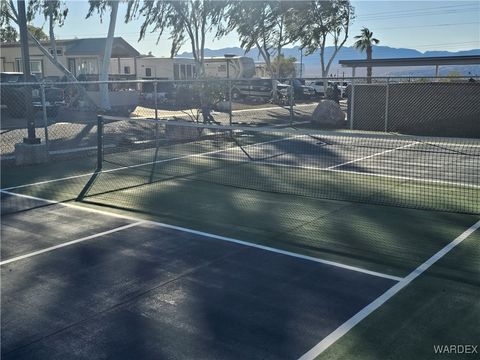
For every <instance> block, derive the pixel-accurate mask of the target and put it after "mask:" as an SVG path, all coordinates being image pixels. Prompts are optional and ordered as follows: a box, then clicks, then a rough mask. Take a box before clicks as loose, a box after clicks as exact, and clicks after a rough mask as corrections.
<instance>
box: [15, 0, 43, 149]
mask: <svg viewBox="0 0 480 360" xmlns="http://www.w3.org/2000/svg"><path fill="white" fill-rule="evenodd" d="M17 8H18V27H19V30H20V44H21V50H22V65H23V77H24V81H25V82H31V81H32V80H31V69H30V53H29V47H28V30H27V18H26V15H25V1H24V0H18V1H17ZM24 95H25V97H24V101H25V104H24V106H25V118H26V119H27V134H28V135H27V137H26V138H23V142H24V143H26V144H40V138H37V137H36V136H35V117H34V116H35V113H34V111H33V105H32V87H31V86H30V85H27V86H26V87H25V94H24Z"/></svg>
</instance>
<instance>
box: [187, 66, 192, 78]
mask: <svg viewBox="0 0 480 360" xmlns="http://www.w3.org/2000/svg"><path fill="white" fill-rule="evenodd" d="M191 78H192V65H187V79H191Z"/></svg>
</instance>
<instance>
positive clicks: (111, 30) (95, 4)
mask: <svg viewBox="0 0 480 360" xmlns="http://www.w3.org/2000/svg"><path fill="white" fill-rule="evenodd" d="M89 3H90V9H89V10H88V14H87V18H89V17H90V16H92V14H93V12H94V11H95V10H96V11H97V12H98V13H99V14H100V19H102V17H103V14H104V13H105V12H106V11H107V6H109V7H110V8H111V10H110V24H109V26H108V34H107V39H106V41H105V52H104V54H103V62H102V69H101V70H100V76H99V80H100V81H108V68H109V65H110V58H111V57H112V47H113V40H114V35H115V24H116V21H117V12H118V1H117V0H111V1H108V0H89ZM100 106H101V108H102V109H103V110H110V109H111V106H110V97H109V95H108V83H102V84H100Z"/></svg>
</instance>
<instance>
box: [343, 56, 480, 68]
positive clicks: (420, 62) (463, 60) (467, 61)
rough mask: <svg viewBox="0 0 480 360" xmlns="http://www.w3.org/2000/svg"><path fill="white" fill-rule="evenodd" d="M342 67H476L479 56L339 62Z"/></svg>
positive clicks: (478, 62) (479, 59)
mask: <svg viewBox="0 0 480 360" xmlns="http://www.w3.org/2000/svg"><path fill="white" fill-rule="evenodd" d="M338 63H339V64H340V65H342V66H343V67H351V68H357V67H358V68H361V67H386V66H440V65H476V64H480V55H465V56H428V57H414V58H390V59H371V60H340V61H339V62H338Z"/></svg>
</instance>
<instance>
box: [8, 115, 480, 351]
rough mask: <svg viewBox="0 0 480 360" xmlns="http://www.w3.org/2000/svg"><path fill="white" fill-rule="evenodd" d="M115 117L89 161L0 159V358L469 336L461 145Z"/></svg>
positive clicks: (474, 166)
mask: <svg viewBox="0 0 480 360" xmlns="http://www.w3.org/2000/svg"><path fill="white" fill-rule="evenodd" d="M116 121H117V122H119V121H123V122H124V124H120V125H121V126H117V129H118V128H119V127H120V128H122V129H123V130H122V131H116V132H114V133H113V132H112V133H109V132H108V130H107V131H106V132H105V133H103V134H102V137H101V146H100V147H99V152H98V153H97V154H96V155H97V159H98V160H97V161H95V159H92V158H85V159H81V160H79V159H75V160H74V161H65V162H59V163H52V164H49V165H47V166H45V165H44V166H31V167H26V168H12V169H7V171H3V172H2V184H3V185H2V189H3V190H2V251H1V271H2V356H3V357H4V358H6V359H10V358H11V359H14V358H15V359H17V358H48V359H51V358H66V357H69V358H104V357H108V358H152V359H154V358H155V359H158V358H222V359H224V358H232V359H234V358H252V359H255V358H262V359H269V358H271V359H279V358H285V359H293V358H304V359H313V358H316V357H319V358H324V359H339V358H346V357H349V356H351V354H355V355H356V356H357V355H358V356H357V357H358V358H365V359H366V358H412V357H417V358H431V357H434V355H435V354H434V352H433V351H434V350H433V346H434V345H436V344H439V345H442V344H450V343H453V344H472V345H476V343H475V342H478V335H479V334H478V329H477V326H476V324H477V323H478V320H480V308H479V305H478V301H477V300H476V299H477V298H478V289H479V286H480V283H479V282H478V279H479V278H480V277H479V276H478V275H479V273H478V271H479V268H480V266H479V265H480V264H479V259H480V256H479V255H480V254H479V249H480V246H479V241H480V236H479V233H478V231H477V229H478V227H479V226H480V221H479V219H478V215H479V213H480V209H479V203H480V201H479V200H480V198H479V194H480V181H479V171H478V169H479V153H480V143H479V141H478V140H472V139H453V138H451V139H444V138H425V137H410V136H408V137H407V136H400V135H391V134H380V135H379V134H371V133H370V134H367V133H351V132H349V133H342V132H334V131H331V132H325V131H324V132H322V131H310V130H308V131H307V130H298V129H294V130H292V129H246V128H241V127H216V126H209V125H206V126H205V125H199V124H183V123H182V124H175V123H173V122H170V123H168V124H167V123H164V122H161V121H157V122H147V121H146V120H145V121H143V123H141V125H139V123H140V122H141V121H142V120H138V119H137V120H116ZM117 125H118V124H117ZM99 128H102V126H99ZM105 129H108V127H105ZM140 129H141V130H140ZM95 166H96V171H95V173H92V172H93V169H94V167H95ZM440 333H441V334H440ZM397 344H398V345H397Z"/></svg>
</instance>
